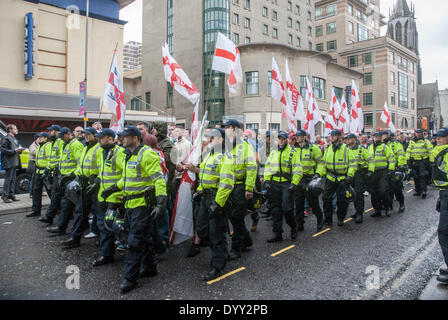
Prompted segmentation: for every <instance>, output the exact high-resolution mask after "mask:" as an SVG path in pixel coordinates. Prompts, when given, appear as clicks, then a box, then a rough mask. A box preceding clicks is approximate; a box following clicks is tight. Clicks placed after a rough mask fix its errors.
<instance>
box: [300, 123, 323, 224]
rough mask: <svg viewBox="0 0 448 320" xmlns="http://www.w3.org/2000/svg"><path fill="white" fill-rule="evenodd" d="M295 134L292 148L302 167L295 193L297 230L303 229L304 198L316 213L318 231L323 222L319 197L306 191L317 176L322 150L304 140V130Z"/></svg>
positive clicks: (320, 164)
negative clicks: (294, 142)
mask: <svg viewBox="0 0 448 320" xmlns="http://www.w3.org/2000/svg"><path fill="white" fill-rule="evenodd" d="M295 135H296V139H297V142H296V144H295V146H294V149H295V150H296V152H297V153H298V154H299V161H300V162H301V164H302V168H303V177H302V180H301V181H300V184H299V186H298V188H297V190H296V193H295V204H296V219H297V231H303V230H304V228H303V225H304V223H305V218H304V210H305V199H307V200H308V203H309V205H310V208H311V210H312V212H313V213H314V215H316V218H317V231H319V230H321V229H322V227H323V223H324V219H323V213H322V210H321V208H320V205H319V198H318V197H316V195H314V194H313V193H311V192H308V191H307V185H308V183H309V182H310V181H311V180H312V179H313V178H316V177H318V176H319V174H318V173H316V171H317V169H318V167H319V166H322V165H323V162H322V151H321V150H320V148H319V146H318V145H316V144H311V143H309V142H307V141H306V132H305V130H302V129H300V130H297V132H296V134H295Z"/></svg>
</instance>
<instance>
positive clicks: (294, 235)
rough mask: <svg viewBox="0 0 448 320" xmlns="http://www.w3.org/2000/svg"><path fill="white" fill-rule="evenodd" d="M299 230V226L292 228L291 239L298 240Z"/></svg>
mask: <svg viewBox="0 0 448 320" xmlns="http://www.w3.org/2000/svg"><path fill="white" fill-rule="evenodd" d="M302 228H303V225H302ZM297 231H298V228H297V230H294V229H291V239H292V240H296V238H297Z"/></svg>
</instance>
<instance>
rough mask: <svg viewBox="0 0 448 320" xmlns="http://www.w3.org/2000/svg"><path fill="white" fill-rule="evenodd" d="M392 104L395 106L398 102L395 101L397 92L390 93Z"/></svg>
mask: <svg viewBox="0 0 448 320" xmlns="http://www.w3.org/2000/svg"><path fill="white" fill-rule="evenodd" d="M390 104H391V105H393V106H394V105H395V104H396V102H395V92H391V93H390Z"/></svg>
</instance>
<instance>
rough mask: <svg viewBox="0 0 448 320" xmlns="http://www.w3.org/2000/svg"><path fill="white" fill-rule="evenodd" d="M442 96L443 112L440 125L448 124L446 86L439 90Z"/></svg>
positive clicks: (441, 109) (441, 106)
mask: <svg viewBox="0 0 448 320" xmlns="http://www.w3.org/2000/svg"><path fill="white" fill-rule="evenodd" d="M439 97H440V113H441V118H442V119H441V124H440V127H446V126H448V89H447V88H445V89H443V90H440V91H439Z"/></svg>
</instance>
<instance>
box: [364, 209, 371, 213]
mask: <svg viewBox="0 0 448 320" xmlns="http://www.w3.org/2000/svg"><path fill="white" fill-rule="evenodd" d="M372 210H373V208H370V209H369V210H366V211H364V213H367V212H369V211H372Z"/></svg>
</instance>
